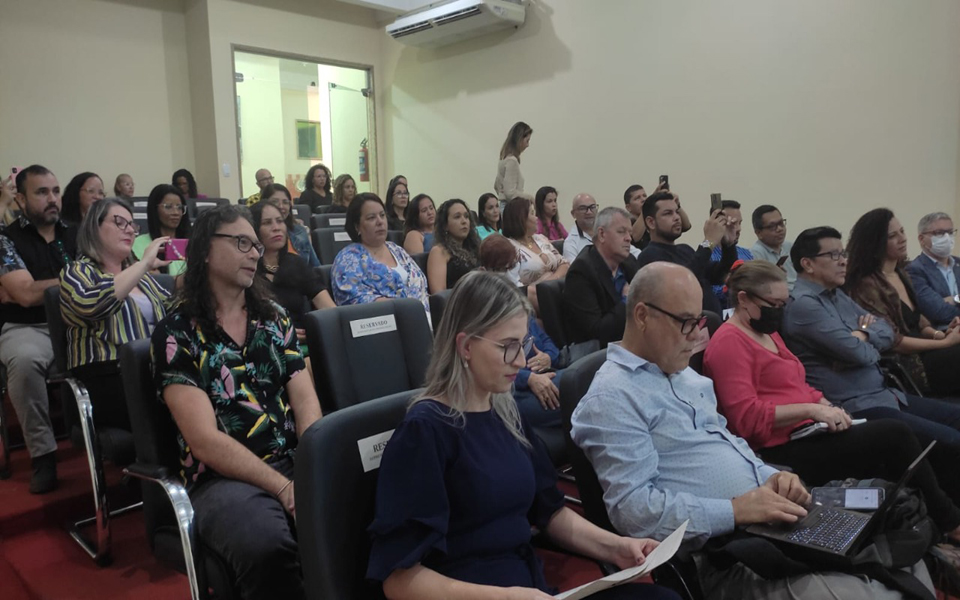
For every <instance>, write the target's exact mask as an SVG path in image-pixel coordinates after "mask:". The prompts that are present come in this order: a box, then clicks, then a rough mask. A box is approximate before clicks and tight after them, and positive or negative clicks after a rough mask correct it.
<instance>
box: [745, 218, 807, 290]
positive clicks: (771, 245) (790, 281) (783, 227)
mask: <svg viewBox="0 0 960 600" xmlns="http://www.w3.org/2000/svg"><path fill="white" fill-rule="evenodd" d="M751 220H752V222H753V232H754V233H755V234H756V235H757V243H756V244H754V245H753V247H752V248H750V254H752V255H753V258H754V259H756V260H765V261H767V262H769V263H773V264H775V265H777V266H778V267H780V268H781V269H783V270H784V272H786V274H787V288H788V289H789V290H790V291H791V292H792V291H793V285H794V284H795V283H796V282H797V269H796V268H795V267H794V266H793V261H792V260H790V249H791V248H793V242H791V241H789V240H787V220H786V219H784V218H783V215H781V214H780V211H779V210H778V209H777V207H776V206H771V205H769V204H763V205H761V206H758V207H757V208H755V209H754V211H753V216H752V217H751Z"/></svg>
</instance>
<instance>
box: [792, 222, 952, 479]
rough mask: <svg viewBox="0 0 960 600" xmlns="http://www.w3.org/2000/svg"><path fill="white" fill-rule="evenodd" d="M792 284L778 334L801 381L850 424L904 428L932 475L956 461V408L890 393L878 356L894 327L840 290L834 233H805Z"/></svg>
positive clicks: (841, 272)
mask: <svg viewBox="0 0 960 600" xmlns="http://www.w3.org/2000/svg"><path fill="white" fill-rule="evenodd" d="M790 255H791V258H792V260H793V266H794V267H795V268H796V269H797V273H798V277H797V283H796V285H795V286H794V288H793V292H792V293H791V295H790V296H791V298H792V301H791V302H789V303H788V304H787V306H786V309H785V312H784V318H783V329H782V331H781V334H782V335H783V339H784V341H785V342H786V344H787V348H789V349H790V351H791V352H792V353H793V354H794V355H796V356H797V358H799V359H800V361H801V362H802V363H803V366H804V368H805V370H806V379H807V383H809V384H810V386H811V387H813V388H814V389H816V390H819V391H820V392H822V393H823V395H824V396H826V397H827V398H829V399H830V401H831V402H833V403H834V404H837V405H839V406H840V407H842V408H843V409H844V410H846V411H847V412H848V413H850V414H851V415H852V416H853V417H855V418H863V419H884V418H890V419H898V420H901V421H904V422H906V423H907V425H909V426H910V428H911V429H912V430H913V432H914V433H915V434H916V436H917V439H919V440H920V443H921V444H923V445H926V444H929V443H930V441H931V440H937V441H938V442H939V443H938V444H937V445H936V446H935V447H934V448H933V450H932V451H931V452H930V455H929V456H930V462H931V464H933V465H934V469H935V470H936V471H937V472H940V471H941V470H942V469H956V465H957V464H958V462H960V405H957V404H953V403H949V402H945V401H943V400H938V399H935V398H925V397H920V396H916V395H913V394H907V393H904V392H902V391H901V390H899V389H896V388H892V387H890V386H889V385H888V384H887V382H886V380H885V378H884V373H883V371H882V369H881V367H880V360H881V354H882V353H883V352H886V351H888V350H890V348H891V347H892V346H893V343H894V340H895V334H894V330H893V327H892V326H891V325H890V323H889V322H888V321H886V320H885V319H883V318H877V317H875V316H874V315H872V314H870V313H869V312H867V310H866V309H864V308H863V307H861V306H859V305H858V304H857V303H856V302H854V301H853V300H852V299H851V298H850V296H848V295H847V294H846V293H845V292H844V291H843V290H842V289H841V288H842V286H843V285H844V283H845V282H846V270H847V253H846V251H845V250H844V249H843V242H842V241H841V237H840V232H838V231H837V230H836V229H833V228H832V227H815V228H812V229H807V230H805V231H803V232H801V233H800V235H799V236H797V239H796V240H795V241H794V243H793V249H792V250H791V251H790Z"/></svg>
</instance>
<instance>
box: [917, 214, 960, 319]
mask: <svg viewBox="0 0 960 600" xmlns="http://www.w3.org/2000/svg"><path fill="white" fill-rule="evenodd" d="M918 229H919V232H920V236H919V239H920V247H921V248H923V253H922V254H920V256H918V257H916V258H915V259H913V261H911V262H910V264H908V265H907V273H908V274H909V275H910V281H912V282H913V288H914V290H915V291H916V292H917V308H919V309H920V312H921V313H923V315H924V316H925V317H927V318H928V319H929V320H930V322H931V323H932V324H933V326H934V327H937V328H939V329H944V328H946V327H947V326H948V325H950V323H951V322H952V321H953V320H954V319H956V318H957V317H960V297H958V296H957V292H958V290H957V282H960V262H958V261H960V258H958V257H956V256H951V255H950V254H951V253H952V252H953V245H954V237H955V236H956V231H957V230H956V229H954V228H953V219H951V218H950V215H948V214H946V213H931V214H929V215H927V216H925V217H923V218H922V219H920V226H919V228H918Z"/></svg>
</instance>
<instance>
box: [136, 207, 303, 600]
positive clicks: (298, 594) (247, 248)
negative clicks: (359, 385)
mask: <svg viewBox="0 0 960 600" xmlns="http://www.w3.org/2000/svg"><path fill="white" fill-rule="evenodd" d="M262 253H263V246H262V245H261V244H260V243H259V241H257V234H256V232H255V231H254V229H253V225H252V223H251V221H250V215H249V212H248V211H247V210H246V209H245V208H243V207H240V206H235V205H230V206H220V207H217V208H214V209H211V210H208V211H205V212H203V213H202V214H201V215H200V217H199V218H198V219H197V222H196V224H195V225H194V228H193V234H192V237H191V239H190V245H189V246H187V271H186V275H185V276H184V278H183V280H184V284H183V288H182V289H181V294H182V301H181V303H180V304H179V305H178V307H177V308H176V309H175V310H174V311H173V312H171V313H170V314H169V315H168V316H167V317H166V318H165V319H164V320H163V321H161V322H160V323H159V324H158V325H157V328H156V330H154V332H153V336H152V338H151V341H152V344H151V357H152V359H153V365H154V378H155V381H156V387H157V390H158V392H159V395H160V399H161V400H162V401H163V402H164V403H165V404H166V406H167V408H169V409H170V414H171V415H172V416H173V419H174V421H175V422H176V424H177V428H178V429H179V442H180V463H181V465H182V469H181V472H180V476H181V478H182V479H183V482H184V485H185V486H186V488H187V492H188V493H189V495H190V499H191V501H192V502H193V507H194V511H195V512H196V522H197V536H198V537H199V538H200V539H201V540H202V542H203V545H204V547H205V548H208V549H209V550H210V551H211V552H213V553H214V554H216V555H217V556H218V557H220V558H221V559H222V560H224V561H225V562H226V563H227V564H229V565H230V567H231V571H232V572H233V573H234V574H235V576H236V577H237V583H238V586H239V587H240V589H241V594H240V595H241V596H242V597H244V598H304V591H303V579H302V575H301V569H300V559H299V553H298V550H297V541H296V536H295V534H294V527H293V524H294V519H295V516H296V506H295V503H294V498H295V496H294V484H293V457H294V451H295V449H296V446H297V441H298V439H299V438H300V436H301V435H302V434H303V432H304V431H306V429H307V427H309V426H310V425H311V424H312V423H313V422H314V421H316V420H317V419H319V418H320V404H319V402H318V400H317V395H316V393H315V392H314V387H313V381H312V380H311V378H310V376H309V374H308V371H307V370H306V368H305V364H304V360H303V356H302V354H301V353H300V347H299V345H298V344H297V335H296V331H295V329H294V325H293V322H292V321H291V320H290V319H289V317H288V316H287V315H286V313H285V312H283V310H282V309H280V307H279V306H278V305H277V304H275V303H274V302H273V300H271V297H270V294H269V292H268V291H267V290H266V288H265V287H264V286H263V282H262V281H260V280H259V279H258V278H257V276H256V273H257V262H258V261H259V259H260V256H261V255H262ZM195 270H199V271H200V272H199V274H198V273H197V272H196V271H195Z"/></svg>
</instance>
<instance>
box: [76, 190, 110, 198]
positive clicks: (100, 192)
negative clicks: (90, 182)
mask: <svg viewBox="0 0 960 600" xmlns="http://www.w3.org/2000/svg"><path fill="white" fill-rule="evenodd" d="M80 191H81V192H84V193H86V194H90V195H91V196H100V197H101V198H102V197H104V196H105V194H104V192H103V190H102V189H100V188H83V189H81V190H80Z"/></svg>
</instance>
